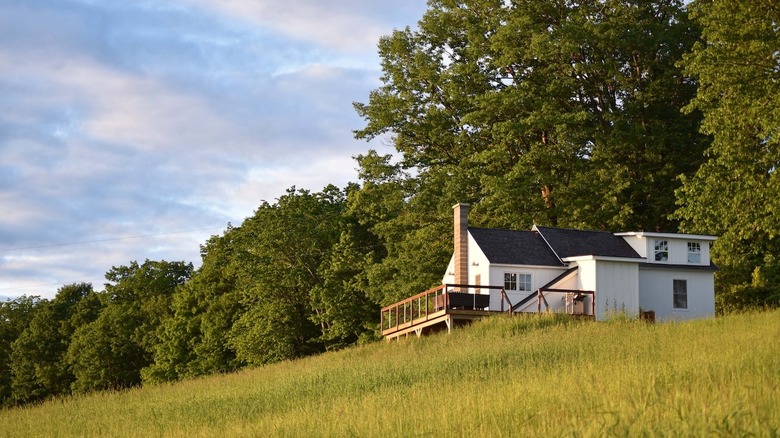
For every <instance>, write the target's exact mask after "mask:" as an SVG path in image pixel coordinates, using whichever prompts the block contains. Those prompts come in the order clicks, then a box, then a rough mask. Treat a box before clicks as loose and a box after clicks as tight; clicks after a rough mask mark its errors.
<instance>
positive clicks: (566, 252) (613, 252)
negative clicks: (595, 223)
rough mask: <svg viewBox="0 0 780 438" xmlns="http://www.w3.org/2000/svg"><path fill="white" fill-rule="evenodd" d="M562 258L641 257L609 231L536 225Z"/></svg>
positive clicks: (620, 238)
mask: <svg viewBox="0 0 780 438" xmlns="http://www.w3.org/2000/svg"><path fill="white" fill-rule="evenodd" d="M536 229H537V230H539V233H540V234H541V235H542V237H543V238H544V240H545V241H547V243H548V244H549V245H550V247H551V248H552V249H553V250H554V251H555V253H556V254H558V257H560V258H566V257H576V256H588V255H590V256H597V257H621V258H630V259H641V257H639V254H637V253H636V251H634V248H632V247H631V245H629V244H628V242H626V241H625V240H624V239H623V238H622V237H620V236H615V235H614V234H612V233H610V232H608V231H583V230H570V229H564V228H549V227H536Z"/></svg>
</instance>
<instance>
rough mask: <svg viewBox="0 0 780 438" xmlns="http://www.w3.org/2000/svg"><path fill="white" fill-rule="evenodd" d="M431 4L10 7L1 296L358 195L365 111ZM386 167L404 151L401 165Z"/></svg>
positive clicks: (48, 289) (264, 1) (1, 98)
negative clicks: (282, 208)
mask: <svg viewBox="0 0 780 438" xmlns="http://www.w3.org/2000/svg"><path fill="white" fill-rule="evenodd" d="M425 7H426V6H425V0H393V1H387V0H330V1H327V2H326V1H321V0H288V1H280V0H273V1H272V0H134V1H127V0H0V157H1V158H0V297H16V296H20V295H39V296H41V297H44V298H52V297H53V296H54V295H55V294H56V292H57V290H58V289H59V288H60V287H61V286H63V285H65V284H70V283H75V282H88V283H92V284H93V287H94V288H95V289H96V290H102V289H103V287H104V286H103V285H104V283H105V278H104V276H105V273H106V272H107V271H109V270H110V269H111V268H112V267H113V266H126V265H128V264H129V263H130V262H132V261H138V262H139V263H142V262H143V261H144V260H146V259H150V260H167V261H179V260H182V261H185V262H192V263H193V264H195V266H196V267H197V266H199V264H200V245H201V244H203V243H205V242H206V240H207V239H208V238H209V236H211V235H215V234H221V233H222V232H223V231H224V230H225V229H226V227H227V225H228V223H232V224H233V225H239V224H240V223H241V222H242V221H243V220H244V219H245V218H247V217H249V216H251V215H252V214H253V213H254V211H255V210H256V208H257V207H258V206H259V205H260V204H261V202H262V201H263V200H266V201H269V202H274V201H275V199H276V198H278V197H279V196H281V195H282V194H284V192H285V190H286V189H287V188H289V187H291V186H296V187H297V188H304V189H309V190H312V191H319V190H320V189H322V188H323V187H324V186H326V185H327V184H335V185H337V186H340V187H344V186H346V184H347V183H348V182H350V181H357V171H356V170H355V169H356V167H357V166H356V163H355V161H354V159H353V156H355V155H357V154H360V153H365V152H366V151H367V150H368V149H369V148H378V149H382V148H387V146H386V145H384V144H383V143H382V142H381V141H380V142H379V143H371V144H368V143H366V142H365V141H362V140H356V139H354V136H353V131H354V130H356V129H360V128H362V127H363V125H364V122H363V120H362V119H361V118H360V117H359V116H358V115H357V114H356V113H355V111H354V109H353V108H352V103H353V102H355V101H359V102H366V101H367V99H368V94H369V92H370V91H371V90H372V89H375V88H377V87H378V86H379V85H380V76H381V68H380V60H379V57H378V55H377V43H378V41H379V38H380V37H381V36H383V35H388V34H390V33H391V32H392V31H393V29H402V28H404V27H406V26H411V27H415V25H416V23H417V21H418V20H419V19H420V18H421V17H422V15H423V13H424V11H425ZM386 152H390V151H389V150H388V151H386Z"/></svg>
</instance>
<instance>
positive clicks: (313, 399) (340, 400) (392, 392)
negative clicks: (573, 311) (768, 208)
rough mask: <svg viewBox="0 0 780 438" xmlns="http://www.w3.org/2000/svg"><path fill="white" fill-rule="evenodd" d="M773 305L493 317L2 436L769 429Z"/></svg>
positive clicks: (46, 407)
mask: <svg viewBox="0 0 780 438" xmlns="http://www.w3.org/2000/svg"><path fill="white" fill-rule="evenodd" d="M778 339H780V312H779V311H773V312H765V313H757V314H747V315H738V316H728V317H723V318H718V319H714V320H705V321H695V322H690V323H681V324H671V323H669V324H655V325H651V324H645V323H640V322H634V321H620V320H616V321H611V322H607V323H594V322H581V321H572V320H569V319H565V318H561V317H553V316H542V317H537V316H528V317H520V316H516V317H514V318H508V317H495V318H491V319H489V320H484V321H481V322H478V323H475V324H474V325H473V326H471V327H468V328H465V329H461V330H456V331H454V332H453V333H452V334H450V335H445V334H441V335H436V336H431V337H428V338H422V339H415V338H409V339H406V340H402V341H400V342H393V343H385V342H381V343H376V344H372V345H367V346H363V347H357V348H352V349H349V350H346V351H340V352H337V353H329V354H323V355H321V356H318V357H312V358H307V359H303V360H298V361H293V362H286V363H280V364H276V365H272V366H266V367H262V368H258V369H254V370H249V371H245V372H240V373H236V374H231V375H224V376H218V377H212V378H205V379H198V380H192V381H186V382H181V383H178V384H171V385H161V386H155V387H146V388H143V389H136V390H130V391H124V392H119V393H102V394H93V395H90V396H85V397H75V398H69V399H64V400H55V401H52V402H48V403H45V404H43V405H40V406H35V407H28V408H24V409H12V410H6V411H0V425H2V426H0V434H1V435H3V436H14V437H18V436H268V435H272V436H273V435H275V436H379V435H383V436H539V435H543V436H551V435H562V434H566V435H583V436H603V435H606V434H615V435H641V434H651V435H669V434H672V435H684V436H689V435H713V434H714V435H719V434H720V435H744V434H756V435H759V436H770V435H772V434H774V435H777V434H778V433H780V409H778V406H780V341H778Z"/></svg>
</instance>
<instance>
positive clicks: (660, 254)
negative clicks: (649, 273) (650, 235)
mask: <svg viewBox="0 0 780 438" xmlns="http://www.w3.org/2000/svg"><path fill="white" fill-rule="evenodd" d="M655 261H657V262H666V261H669V241H668V240H656V241H655Z"/></svg>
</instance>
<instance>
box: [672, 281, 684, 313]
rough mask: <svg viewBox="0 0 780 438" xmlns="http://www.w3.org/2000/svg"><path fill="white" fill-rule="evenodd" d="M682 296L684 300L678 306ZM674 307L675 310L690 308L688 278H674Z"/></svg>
mask: <svg viewBox="0 0 780 438" xmlns="http://www.w3.org/2000/svg"><path fill="white" fill-rule="evenodd" d="M679 297H682V299H683V302H681V303H680V304H681V305H680V306H678V305H677V304H678V299H679ZM672 308H673V309H675V310H688V280H683V279H679V278H675V279H674V280H672Z"/></svg>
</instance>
